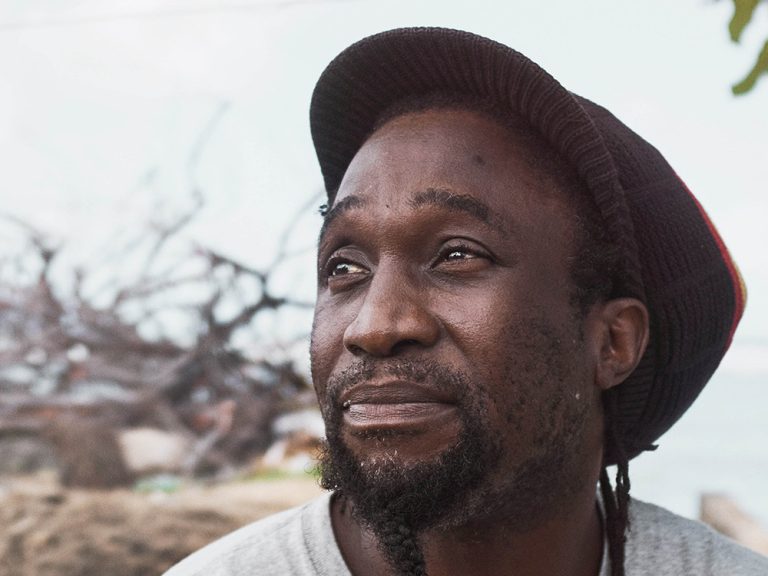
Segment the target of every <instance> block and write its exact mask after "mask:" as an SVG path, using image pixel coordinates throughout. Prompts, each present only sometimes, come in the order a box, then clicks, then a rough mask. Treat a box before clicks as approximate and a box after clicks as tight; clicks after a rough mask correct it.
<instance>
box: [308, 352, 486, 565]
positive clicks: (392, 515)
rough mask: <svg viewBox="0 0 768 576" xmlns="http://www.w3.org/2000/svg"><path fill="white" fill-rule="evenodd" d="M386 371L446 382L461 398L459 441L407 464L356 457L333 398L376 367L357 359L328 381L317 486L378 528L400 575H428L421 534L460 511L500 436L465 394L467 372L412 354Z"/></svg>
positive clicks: (444, 386)
mask: <svg viewBox="0 0 768 576" xmlns="http://www.w3.org/2000/svg"><path fill="white" fill-rule="evenodd" d="M383 371H384V372H386V373H387V374H388V375H394V376H398V377H403V378H407V379H409V380H413V381H416V382H423V381H429V382H430V383H431V384H432V385H434V386H440V387H441V389H443V390H445V389H449V390H450V392H451V393H452V394H453V396H454V397H455V398H457V399H458V401H457V409H458V412H459V417H460V419H461V422H462V432H461V434H460V436H459V438H458V441H457V442H456V444H455V445H454V446H452V447H451V448H449V449H447V450H445V451H444V452H443V453H442V454H440V455H439V456H438V457H436V458H434V459H432V460H428V461H422V462H418V463H416V464H411V465H408V466H404V465H403V464H402V463H401V462H397V461H384V462H373V463H369V462H364V461H361V459H360V458H359V457H357V456H356V455H354V454H353V453H352V452H351V451H350V450H349V449H348V448H347V446H346V445H345V444H344V442H343V440H342V437H341V421H342V410H341V405H340V403H339V400H338V398H339V395H340V394H341V392H342V391H344V390H346V389H347V388H349V387H350V386H353V385H354V384H356V383H358V382H360V381H364V380H365V379H366V378H368V377H369V376H370V375H371V374H372V372H373V367H372V366H371V365H370V364H369V363H361V364H358V365H356V366H355V367H353V368H352V369H349V370H346V371H345V372H344V373H343V374H341V375H340V376H339V377H337V378H334V379H333V380H332V381H331V382H330V383H329V387H328V391H329V393H328V397H327V403H326V404H325V405H324V406H323V408H324V412H325V417H326V437H327V441H326V443H325V445H324V450H323V453H322V455H321V459H320V470H321V485H322V486H323V487H324V488H326V489H330V490H335V491H336V492H337V494H339V495H340V496H341V497H344V498H347V499H348V500H350V501H351V503H352V507H351V510H352V512H353V513H354V514H355V517H356V518H357V519H358V520H359V521H361V522H362V523H363V524H364V525H366V526H368V527H369V528H370V529H372V530H373V532H374V533H375V534H376V535H377V538H378V540H379V545H380V549H381V550H382V552H383V553H384V555H385V556H386V557H387V559H388V560H389V561H390V563H391V564H392V565H393V567H394V568H395V569H396V571H397V572H398V573H399V574H409V575H416V574H426V572H425V570H424V560H423V556H422V553H421V549H420V546H419V543H418V536H419V534H420V533H421V532H422V531H424V530H427V529H429V528H434V527H437V526H439V525H440V524H441V523H442V522H443V521H444V520H445V519H447V518H451V517H452V516H455V515H456V514H457V513H458V512H459V510H460V509H461V507H462V504H463V502H464V500H465V496H466V495H467V494H469V493H471V492H472V491H473V490H474V489H475V488H477V487H478V486H479V485H480V484H481V482H482V481H483V480H484V479H485V478H486V477H487V476H488V474H489V473H490V471H492V470H493V469H494V468H495V467H496V464H497V462H498V460H499V457H500V442H499V440H498V439H497V438H494V437H493V435H492V434H491V432H490V427H489V426H488V425H487V418H486V416H485V413H484V411H483V410H482V408H480V404H478V403H477V402H471V401H470V395H469V393H468V391H469V385H468V382H467V379H466V378H465V376H464V375H463V374H461V373H460V372H455V371H452V370H449V369H447V368H445V367H442V366H438V365H436V364H434V363H425V362H418V363H417V362H412V361H399V362H398V364H397V365H396V366H391V367H388V368H385V369H384V370H383ZM387 436H391V435H390V434H388V435H387ZM374 441H375V440H374ZM459 515H461V514H460V513H459ZM449 523H453V522H449Z"/></svg>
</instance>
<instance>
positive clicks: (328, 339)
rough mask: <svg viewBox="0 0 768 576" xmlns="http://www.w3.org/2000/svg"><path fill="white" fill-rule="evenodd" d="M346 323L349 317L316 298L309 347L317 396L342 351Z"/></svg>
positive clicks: (319, 395)
mask: <svg viewBox="0 0 768 576" xmlns="http://www.w3.org/2000/svg"><path fill="white" fill-rule="evenodd" d="M348 325H349V319H348V318H346V317H345V315H344V314H340V313H339V311H338V310H333V311H331V310H330V309H329V307H328V306H325V305H324V304H323V302H322V301H321V300H318V303H317V305H316V307H315V315H314V318H313V321H312V334H311V340H310V347H309V358H310V366H311V370H312V382H313V384H314V386H315V391H316V392H317V394H318V397H321V396H322V395H323V394H324V392H325V386H326V382H327V380H328V377H329V376H330V374H331V373H332V372H333V369H334V367H335V366H336V364H337V362H338V359H339V357H340V355H341V354H342V352H343V351H344V331H345V330H346V327H347V326H348Z"/></svg>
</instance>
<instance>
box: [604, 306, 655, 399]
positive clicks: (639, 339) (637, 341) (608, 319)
mask: <svg viewBox="0 0 768 576" xmlns="http://www.w3.org/2000/svg"><path fill="white" fill-rule="evenodd" d="M597 313H598V323H599V329H598V343H597V344H598V346H599V351H598V357H597V369H596V371H595V383H596V384H597V385H598V386H600V388H602V389H603V390H608V389H609V388H612V387H614V386H616V385H618V384H621V383H622V382H623V381H624V380H626V378H627V377H628V376H629V375H630V374H631V373H632V371H633V370H634V369H635V368H636V367H637V365H638V363H639V362H640V359H641V358H642V357H643V353H644V352H645V348H646V346H647V345H648V331H649V327H648V309H647V308H646V307H645V304H643V303H642V302H641V301H640V300H637V299H636V298H616V299H615V300H609V301H607V302H605V303H604V304H602V306H601V307H600V310H599V311H597Z"/></svg>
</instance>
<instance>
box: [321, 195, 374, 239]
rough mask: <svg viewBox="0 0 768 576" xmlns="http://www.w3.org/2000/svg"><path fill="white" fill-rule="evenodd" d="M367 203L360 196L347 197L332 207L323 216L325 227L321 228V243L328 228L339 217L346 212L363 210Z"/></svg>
mask: <svg viewBox="0 0 768 576" xmlns="http://www.w3.org/2000/svg"><path fill="white" fill-rule="evenodd" d="M365 204H366V201H365V199H363V198H360V196H347V197H346V198H343V199H342V200H339V201H338V202H337V203H336V204H334V205H333V206H331V207H330V208H329V209H328V211H327V212H326V213H325V214H324V215H323V226H322V228H320V237H319V242H322V241H323V236H325V233H326V232H327V231H328V227H329V226H330V225H331V223H332V222H333V221H334V220H336V219H337V218H338V217H339V216H341V215H342V214H344V213H345V212H349V211H350V210H352V209H353V208H362V207H363V206H365Z"/></svg>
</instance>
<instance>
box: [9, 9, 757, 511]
mask: <svg viewBox="0 0 768 576" xmlns="http://www.w3.org/2000/svg"><path fill="white" fill-rule="evenodd" d="M730 13H731V2H730V1H729V0H720V1H705V0H677V1H674V2H672V1H670V0H631V1H630V0H581V1H579V2H573V1H572V0H570V1H569V0H551V1H548V2H530V1H525V2H524V1H522V0H507V1H506V2H491V1H488V0H475V1H473V2H449V1H446V0H443V1H440V2H438V1H421V2H420V1H417V0H408V1H401V0H388V1H387V2H383V1H373V0H337V1H320V0H317V1H314V0H269V1H268V0H261V1H256V0H252V1H246V0H237V1H235V0H232V1H228V0H221V1H219V2H214V1H212V0H165V1H161V0H98V1H95V0H82V1H75V0H70V1H65V0H0V78H2V81H0V174H1V175H2V187H1V188H0V215H2V214H4V215H11V216H13V217H16V218H20V219H22V220H23V221H25V222H27V223H29V224H31V225H34V226H36V227H38V228H40V229H42V230H44V231H45V232H46V233H48V234H49V235H50V236H51V238H52V239H54V240H55V241H56V242H60V243H63V245H64V246H65V247H66V251H65V252H66V258H64V260H63V261H64V264H69V265H73V266H74V265H76V264H82V265H86V266H90V267H91V268H93V269H95V270H96V273H97V274H98V273H101V274H102V275H108V274H121V273H122V274H130V273H131V271H132V269H131V267H130V265H128V264H127V263H126V262H124V261H122V260H121V258H120V257H119V251H118V250H117V248H116V247H117V246H121V245H123V244H121V243H125V242H127V241H128V240H129V239H130V237H132V235H133V236H135V235H137V234H141V231H142V230H143V229H144V227H145V226H146V224H147V223H153V222H158V221H163V220H164V219H167V218H170V217H172V216H173V215H174V214H177V213H179V212H180V211H183V210H185V209H186V207H188V206H189V205H190V203H191V202H192V196H191V193H190V191H191V190H192V189H196V190H199V191H200V193H201V194H202V197H203V198H204V207H203V209H202V210H201V212H200V213H199V214H198V216H197V217H196V218H195V220H194V222H193V223H192V225H191V226H190V227H189V228H187V229H186V230H185V232H184V238H185V239H186V240H189V241H190V242H196V243H199V244H202V245H205V246H209V247H211V248H214V249H216V250H220V251H221V252H223V253H226V254H228V255H231V256H232V257H234V258H237V259H239V260H241V261H243V262H245V263H247V264H249V265H253V266H257V267H259V266H265V265H267V264H268V263H269V262H270V261H271V259H272V257H273V255H274V252H275V250H276V248H277V246H278V243H279V239H280V237H281V233H282V231H283V230H285V228H286V227H287V226H288V223H289V222H290V221H291V220H292V219H293V218H294V217H295V215H296V214H297V213H301V214H303V216H302V218H301V219H300V220H299V224H298V226H297V227H296V228H294V230H293V232H292V233H291V235H290V237H289V245H290V248H291V249H295V250H297V251H298V252H300V253H301V256H299V257H297V258H295V259H293V260H292V261H291V262H290V264H289V265H287V266H285V267H284V268H283V269H281V271H280V273H279V274H277V275H276V276H275V280H274V284H275V289H276V290H277V291H285V292H290V293H291V294H294V295H296V297H297V298H301V299H304V300H310V301H311V299H312V298H313V292H314V272H313V257H312V254H311V247H312V245H313V243H314V239H315V237H316V234H317V231H318V229H319V224H320V219H319V217H318V216H317V215H316V213H315V211H313V210H311V209H310V210H307V206H308V205H309V206H315V205H319V204H320V203H321V200H320V199H319V196H318V194H319V193H320V191H321V178H320V172H319V168H318V167H317V165H316V161H315V158H314V153H313V150H312V144H311V139H310V136H309V127H308V106H309V100H310V97H311V94H312V89H313V86H314V82H315V81H316V79H317V77H318V76H319V74H320V73H321V71H322V70H323V68H324V67H325V65H326V64H327V63H328V62H329V61H330V60H331V59H332V58H333V57H334V56H335V55H336V54H337V53H338V52H339V51H340V50H342V49H343V48H345V47H346V46H347V45H349V44H350V43H352V42H354V41H356V40H358V39H360V38H362V37H364V36H366V35H368V34H371V33H374V32H378V31H382V30H385V29H388V28H393V27H398V26H413V25H430V26H447V27H454V28H463V29H466V30H470V31H472V32H475V33H479V34H482V35H485V36H488V37H491V38H493V39H495V40H498V41H500V42H503V43H505V44H508V45H510V46H512V47H514V48H515V49H517V50H519V51H521V52H523V53H524V54H526V55H527V56H529V57H530V58H532V59H533V60H535V61H536V62H538V63H539V64H540V65H542V66H543V67H544V68H545V69H547V70H548V71H549V72H550V73H551V74H552V75H554V76H555V77H556V78H557V79H558V80H560V82H561V83H563V84H564V85H565V86H566V87H568V88H569V89H570V90H572V91H574V92H576V93H578V94H581V95H583V96H586V97H588V98H590V99H592V100H595V101H597V102H599V103H600V104H602V105H604V106H606V107H607V108H608V109H610V110H611V111H612V112H614V113H615V114H616V115H617V116H619V117H620V118H621V119H622V120H624V121H625V123H627V124H628V125H629V126H630V127H631V128H633V129H634V130H635V131H637V132H639V133H640V134H641V135H643V136H644V137H645V138H646V139H648V140H649V141H650V142H651V143H653V144H654V145H655V146H656V147H657V148H659V149H660V150H661V151H662V153H663V154H664V155H665V156H666V158H667V159H668V160H669V161H670V163H671V164H672V166H673V167H674V168H675V169H676V171H677V172H678V173H679V174H680V175H681V177H682V178H683V179H684V180H685V181H686V182H687V184H688V185H689V187H690V188H691V189H692V190H693V192H694V194H695V195H696V196H697V197H698V198H699V200H700V201H701V203H702V204H703V206H704V207H705V208H706V210H707V211H708V212H709V214H710V215H711V217H712V219H713V220H714V222H715V224H716V226H717V227H718V229H719V230H720V233H721V235H722V236H723V238H724V240H725V242H726V244H727V245H728V246H729V248H730V250H731V252H732V254H733V255H734V257H735V259H736V261H737V263H738V264H739V267H740V269H741V271H742V273H743V275H744V277H745V278H746V282H747V286H748V290H749V298H748V306H747V312H746V315H745V318H744V320H743V322H742V325H741V327H740V329H739V331H738V332H737V335H736V339H735V342H734V346H733V351H732V354H731V356H730V357H729V358H726V361H725V362H724V365H723V369H722V371H721V372H723V373H724V374H726V375H727V374H735V376H734V377H735V378H739V377H742V376H745V375H746V376H748V377H753V376H755V375H758V376H760V375H768V322H766V320H768V256H766V246H768V226H766V225H765V222H766V217H768V195H766V194H764V192H763V191H764V189H765V181H766V170H765V167H766V166H768V146H766V145H765V138H766V135H767V134H768V115H766V114H765V109H766V101H768V80H766V81H764V82H762V83H760V84H758V86H757V88H756V89H755V90H754V91H753V93H751V94H749V95H748V96H745V97H741V98H736V97H734V96H732V94H731V93H730V85H731V84H732V83H734V82H736V81H737V80H739V79H740V78H741V77H742V76H743V75H744V74H745V73H746V72H747V71H748V69H749V67H750V66H751V64H752V62H753V60H754V58H755V55H756V54H757V52H758V51H759V47H760V45H761V44H762V41H763V39H764V38H765V36H766V35H768V8H766V7H765V6H763V7H762V8H761V9H759V10H758V13H757V15H756V20H757V22H756V23H755V24H753V25H752V26H751V27H749V28H748V29H747V31H746V33H745V38H744V40H743V43H742V44H741V45H734V44H732V43H730V42H729V40H728V37H727V23H728V19H729V17H730ZM308 203H309V204H308ZM302 211H303V212H302ZM11 227H12V226H11ZM12 240H13V234H12V233H10V232H8V225H6V226H4V227H1V228H0V241H4V242H7V243H8V245H9V246H10V243H11V242H12ZM308 323H309V317H308V315H307V314H303V315H301V314H299V315H295V316H292V317H288V318H282V319H281V320H280V321H279V322H276V323H273V324H272V326H271V328H270V329H274V330H282V331H284V332H285V333H286V334H288V333H291V332H293V333H295V332H302V331H304V332H306V331H308ZM760 377H761V378H762V376H760ZM725 380H727V379H722V381H723V382H725ZM761 381H764V380H761ZM713 385H714V382H713ZM725 385H726V384H725V383H724V384H719V386H721V387H724V386H725ZM723 390H725V389H724V388H721V391H723ZM761 390H762V388H761ZM723 394H725V395H726V396H727V390H725V391H724V392H723ZM762 394H763V396H762V397H763V398H764V399H768V398H766V395H765V393H764V390H763V392H762ZM721 397H723V396H717V395H713V396H712V400H710V402H711V403H712V402H714V399H715V398H721ZM697 433H698V432H695V433H694V432H692V434H697ZM759 433H760V434H762V438H763V439H765V440H768V429H766V428H763V429H761V430H760V431H759ZM648 474H650V475H651V476H652V474H651V473H648ZM763 478H764V477H763ZM764 514H765V517H766V518H768V503H766V504H765V512H764Z"/></svg>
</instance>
